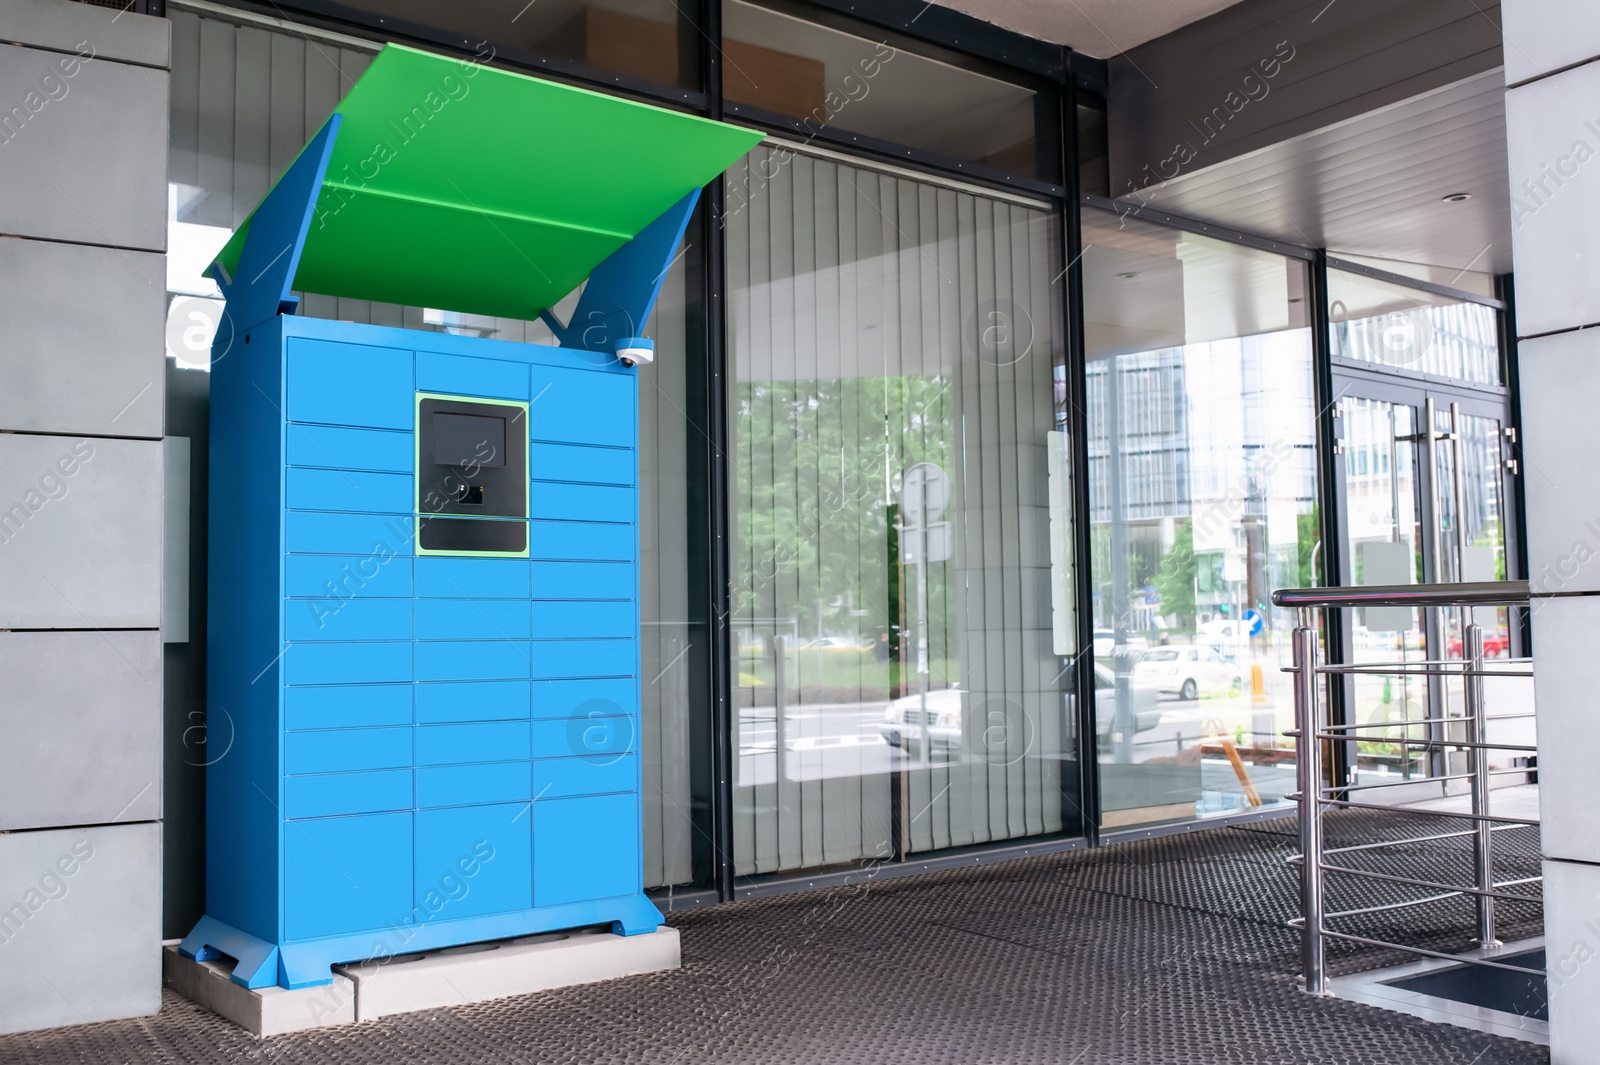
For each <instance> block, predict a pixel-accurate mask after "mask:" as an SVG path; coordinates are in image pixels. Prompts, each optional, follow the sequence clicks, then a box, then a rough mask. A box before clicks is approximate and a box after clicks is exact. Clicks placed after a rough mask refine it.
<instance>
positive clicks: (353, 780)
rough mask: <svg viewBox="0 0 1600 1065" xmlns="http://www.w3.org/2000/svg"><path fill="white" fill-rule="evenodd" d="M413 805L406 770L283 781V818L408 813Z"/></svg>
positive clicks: (408, 772)
mask: <svg viewBox="0 0 1600 1065" xmlns="http://www.w3.org/2000/svg"><path fill="white" fill-rule="evenodd" d="M412 804H413V797H412V794H411V770H409V769H385V770H380V771H378V772H372V773H318V774H315V775H312V776H290V777H285V778H284V781H283V816H285V817H289V818H300V817H330V816H334V815H337V814H366V813H381V812H383V811H385V810H409V809H411V807H412Z"/></svg>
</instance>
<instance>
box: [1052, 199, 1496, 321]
mask: <svg viewBox="0 0 1600 1065" xmlns="http://www.w3.org/2000/svg"><path fill="white" fill-rule="evenodd" d="M1079 199H1081V200H1082V202H1083V205H1084V206H1085V207H1094V208H1097V209H1099V210H1102V211H1109V212H1111V213H1112V214H1114V215H1117V216H1118V217H1119V218H1128V219H1132V220H1133V221H1136V222H1150V223H1153V224H1156V225H1163V226H1171V227H1172V228H1174V229H1182V230H1185V231H1186V232H1189V233H1193V234H1195V235H1196V236H1201V237H1210V238H1212V239H1213V240H1225V241H1228V242H1229V243H1232V244H1237V245H1239V246H1240V247H1244V248H1255V249H1256V250H1257V251H1269V252H1273V253H1274V254H1277V255H1285V256H1288V257H1289V258H1291V259H1300V260H1302V261H1304V262H1312V261H1313V260H1315V259H1316V257H1317V252H1316V249H1314V248H1308V247H1306V246H1305V245H1303V244H1292V243H1290V242H1289V241H1286V240H1274V239H1273V238H1271V237H1263V236H1258V235H1257V234H1255V233H1245V232H1243V231H1241V230H1237V229H1234V228H1232V227H1230V226H1224V225H1219V224H1218V223H1216V222H1207V221H1206V220H1204V219H1202V218H1190V217H1189V216H1188V215H1181V214H1173V213H1172V212H1171V211H1163V210H1161V209H1159V208H1156V207H1150V206H1140V205H1139V204H1137V203H1134V202H1133V201H1131V200H1108V199H1106V198H1105V197H1104V196H1095V195H1093V194H1092V193H1087V192H1085V193H1082V194H1081V195H1080V197H1079ZM1477 298H1481V297H1477Z"/></svg>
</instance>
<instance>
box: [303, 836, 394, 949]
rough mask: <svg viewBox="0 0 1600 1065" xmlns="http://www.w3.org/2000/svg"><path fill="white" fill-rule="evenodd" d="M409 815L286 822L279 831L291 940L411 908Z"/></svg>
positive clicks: (356, 928) (378, 921)
mask: <svg viewBox="0 0 1600 1065" xmlns="http://www.w3.org/2000/svg"><path fill="white" fill-rule="evenodd" d="M411 818H412V815H411V814H410V813H384V814H362V815H358V816H354V817H327V818H320V819H317V820H312V821H290V822H288V823H287V824H286V825H285V828H284V836H283V850H284V854H283V860H284V870H283V876H284V925H285V931H286V932H287V934H288V937H289V938H290V939H309V938H311V937H313V936H327V935H336V934H338V933H341V932H360V931H365V930H367V929H371V928H382V927H384V926H386V925H388V924H390V923H391V922H395V921H398V920H400V919H401V918H402V917H403V916H404V915H405V914H406V913H407V912H409V911H410V909H411V897H412V876H411V858H412V845H411Z"/></svg>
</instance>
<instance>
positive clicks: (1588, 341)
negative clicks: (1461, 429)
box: [1517, 164, 1600, 594]
mask: <svg viewBox="0 0 1600 1065" xmlns="http://www.w3.org/2000/svg"><path fill="white" fill-rule="evenodd" d="M1597 165H1600V164H1597ZM1517 350H1518V356H1519V361H1520V363H1521V375H1522V433H1523V440H1522V459H1523V470H1522V473H1523V487H1524V489H1525V490H1526V492H1527V498H1528V576H1529V579H1530V580H1531V581H1532V584H1533V590H1534V592H1535V594H1538V593H1541V592H1542V593H1555V592H1579V591H1585V592H1592V591H1596V590H1600V466H1597V465H1596V464H1595V461H1594V450H1593V447H1592V445H1591V444H1590V442H1589V428H1588V427H1589V425H1590V424H1591V422H1592V420H1593V417H1594V397H1595V396H1596V395H1600V329H1596V330H1585V331H1583V332H1575V333H1558V334H1556V335H1555V336H1548V337H1540V338H1538V339H1536V340H1525V341H1523V342H1522V343H1521V344H1520V345H1518V349H1517Z"/></svg>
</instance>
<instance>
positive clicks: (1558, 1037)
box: [1501, 0, 1600, 1065]
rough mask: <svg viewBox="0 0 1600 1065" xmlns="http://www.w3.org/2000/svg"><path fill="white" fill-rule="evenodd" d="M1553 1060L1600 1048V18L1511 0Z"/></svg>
mask: <svg viewBox="0 0 1600 1065" xmlns="http://www.w3.org/2000/svg"><path fill="white" fill-rule="evenodd" d="M1501 11H1502V14H1503V17H1504V35H1505V66H1506V85H1507V91H1506V127H1507V129H1506V133H1507V145H1508V152H1509V157H1510V170H1511V209H1512V217H1513V230H1512V239H1513V249H1514V254H1515V263H1516V294H1517V322H1516V330H1517V334H1518V336H1519V338H1520V341H1519V352H1520V356H1521V378H1522V424H1523V426H1524V433H1525V434H1526V438H1525V440H1524V442H1523V443H1524V456H1523V457H1524V462H1525V467H1526V468H1525V470H1524V475H1525V484H1526V488H1527V500H1528V516H1527V517H1528V566H1529V574H1530V577H1531V580H1532V584H1533V591H1534V595H1535V597H1536V598H1535V600H1534V605H1533V638H1534V687H1535V692H1536V697H1537V703H1538V714H1539V718H1538V722H1539V781H1540V791H1541V796H1540V800H1541V807H1542V810H1543V822H1544V824H1543V840H1544V858H1545V863H1544V873H1545V885H1544V895H1545V932H1546V938H1547V953H1548V957H1549V965H1550V1021H1551V1025H1550V1026H1551V1062H1552V1065H1580V1063H1586V1062H1591V1061H1593V1060H1594V1055H1595V1049H1594V1048H1595V1047H1596V1046H1597V1045H1600V1008H1597V1007H1600V816H1596V815H1597V814H1600V787H1597V783H1596V782H1597V781H1600V774H1597V772H1596V765H1597V761H1600V706H1597V705H1596V698H1595V694H1594V682H1593V676H1594V668H1593V661H1594V652H1595V647H1596V645H1597V643H1600V464H1597V463H1596V462H1595V461H1594V455H1595V449H1596V437H1595V417H1594V412H1595V405H1596V403H1597V401H1600V329H1596V328H1595V326H1596V325H1600V16H1597V13H1596V11H1595V9H1594V5H1593V3H1592V0H1504V2H1503V4H1502V7H1501Z"/></svg>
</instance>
